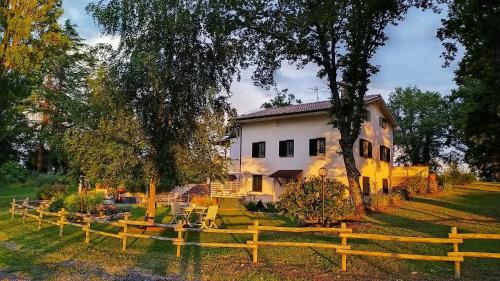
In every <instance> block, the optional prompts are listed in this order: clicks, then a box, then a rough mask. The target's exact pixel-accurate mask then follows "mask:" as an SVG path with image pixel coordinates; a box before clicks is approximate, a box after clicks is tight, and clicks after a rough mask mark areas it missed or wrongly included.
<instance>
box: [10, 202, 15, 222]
mask: <svg viewBox="0 0 500 281" xmlns="http://www.w3.org/2000/svg"><path fill="white" fill-rule="evenodd" d="M10 205H11V207H10V218H11V219H13V218H14V213H15V212H16V198H12V203H10Z"/></svg>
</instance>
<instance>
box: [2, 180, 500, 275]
mask: <svg viewBox="0 0 500 281" xmlns="http://www.w3.org/2000/svg"><path fill="white" fill-rule="evenodd" d="M34 194H35V188H34V187H32V186H31V185H30V184H20V185H11V186H2V187H0V280H3V279H4V278H6V279H7V280H45V279H49V280H70V279H71V280H186V279H187V280H332V279H337V280H450V279H452V278H453V265H452V263H448V262H427V261H406V260H396V259H385V258H372V257H359V256H354V257H353V256H349V257H348V267H347V269H348V270H347V272H341V270H340V257H339V255H338V254H335V253H333V252H332V251H331V250H327V249H311V248H260V249H259V263H258V264H252V263H251V255H250V253H249V252H248V251H245V250H240V249H218V248H209V249H205V248H203V249H200V248H198V247H183V250H182V256H181V258H176V257H175V249H174V247H173V246H171V245H170V242H164V241H151V240H145V239H131V238H129V246H128V248H127V252H126V253H122V252H121V251H120V249H121V247H120V243H121V241H120V240H117V239H114V238H106V237H101V236H98V235H93V236H92V240H91V244H90V246H87V245H85V244H84V243H83V239H84V237H83V234H82V231H81V230H79V229H77V228H74V227H72V226H66V227H65V236H64V237H63V238H59V237H58V228H56V227H55V226H48V225H44V227H43V228H42V230H41V231H38V230H37V225H36V223H34V222H30V220H29V219H27V222H26V223H25V224H23V222H22V219H20V218H17V219H14V220H11V219H10V214H9V213H8V209H9V202H10V201H11V200H12V198H13V197H16V198H19V199H21V198H25V197H31V198H33V197H34ZM158 213H159V220H162V221H168V220H169V217H168V215H167V213H168V211H167V210H166V209H160V210H159V211H158ZM142 215H143V210H142V209H139V208H137V209H134V210H133V216H134V217H135V218H137V219H139V218H141V216H142ZM220 215H221V219H220V221H219V223H218V224H219V225H221V226H222V227H225V228H246V227H247V226H248V225H250V224H251V223H252V220H253V219H259V221H260V224H264V225H280V226H281V225H285V226H286V225H292V223H291V222H289V221H287V220H285V219H283V218H280V217H268V216H265V215H254V214H249V213H246V212H242V211H231V212H229V211H228V212H222V213H220ZM348 226H349V227H352V228H354V231H355V232H363V233H382V234H395V235H409V236H429V237H430V236H433V237H447V234H448V233H449V231H450V227H451V226H457V227H458V229H459V232H481V233H500V187H499V186H498V185H483V184H475V185H472V186H468V187H455V188H453V189H450V190H448V191H446V192H444V193H442V194H439V195H436V196H432V197H423V196H422V197H416V198H414V199H413V200H412V201H409V202H405V203H404V204H403V205H402V206H401V207H400V208H391V209H388V210H386V211H385V212H383V213H377V214H372V215H370V216H367V217H366V218H365V219H364V220H363V221H362V222H352V223H349V224H348ZM135 231H136V232H140V231H142V230H139V229H137V230H135ZM116 232H118V230H116ZM161 235H164V236H174V235H175V233H174V232H172V231H166V232H164V233H161ZM249 239H251V237H250V236H248V235H213V234H212V235H211V234H202V235H200V234H196V233H189V234H188V235H187V240H188V241H211V242H240V243H244V242H245V241H246V240H249ZM259 240H267V241H271V240H281V241H285V240H286V241H310V242H313V241H336V242H337V241H339V239H338V238H334V237H331V236H328V235H314V234H299V235H298V234H285V233H265V234H262V235H261V236H260V239H259ZM348 243H349V244H350V245H352V247H353V248H356V249H369V250H381V251H393V252H398V253H414V254H432V255H446V252H448V251H451V249H452V247H451V246H443V245H434V244H420V243H419V244H409V243H398V242H385V241H366V240H349V241H348ZM460 249H461V250H462V249H463V250H464V251H466V250H469V251H486V252H500V243H498V242H496V241H466V243H465V244H464V245H461V246H460ZM462 277H463V279H464V280H499V279H500V260H484V259H466V261H465V262H464V263H463V264H462Z"/></svg>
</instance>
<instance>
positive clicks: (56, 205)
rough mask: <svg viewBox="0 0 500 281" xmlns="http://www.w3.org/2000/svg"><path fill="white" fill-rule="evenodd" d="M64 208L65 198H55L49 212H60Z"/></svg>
mask: <svg viewBox="0 0 500 281" xmlns="http://www.w3.org/2000/svg"><path fill="white" fill-rule="evenodd" d="M63 207H64V198H62V197H59V198H55V199H54V200H53V201H52V202H50V204H49V212H57V211H60V210H61V209H62V208H63Z"/></svg>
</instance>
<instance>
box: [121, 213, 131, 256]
mask: <svg viewBox="0 0 500 281" xmlns="http://www.w3.org/2000/svg"><path fill="white" fill-rule="evenodd" d="M128 216H129V215H128V214H125V223H124V225H123V232H122V252H125V250H127V231H128V224H127V222H126V221H127V220H128Z"/></svg>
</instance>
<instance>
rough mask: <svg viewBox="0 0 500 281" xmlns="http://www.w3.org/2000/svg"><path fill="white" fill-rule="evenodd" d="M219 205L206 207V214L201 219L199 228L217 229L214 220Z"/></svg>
mask: <svg viewBox="0 0 500 281" xmlns="http://www.w3.org/2000/svg"><path fill="white" fill-rule="evenodd" d="M218 208H219V205H214V206H210V207H208V210H207V212H206V214H204V215H203V216H202V217H201V226H200V228H211V227H213V228H218V227H217V225H216V224H215V218H216V217H217V209H218Z"/></svg>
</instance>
